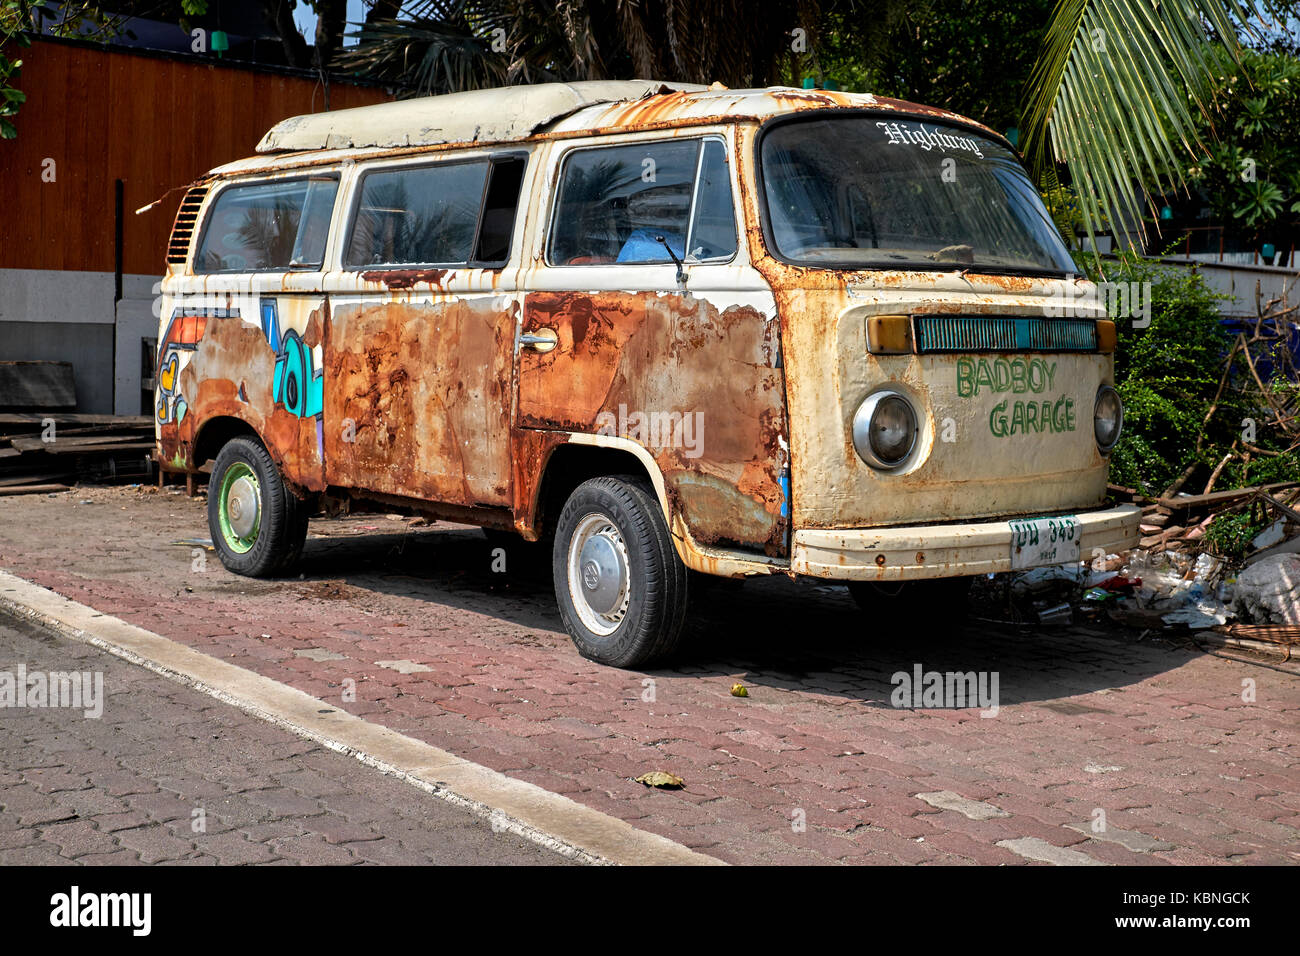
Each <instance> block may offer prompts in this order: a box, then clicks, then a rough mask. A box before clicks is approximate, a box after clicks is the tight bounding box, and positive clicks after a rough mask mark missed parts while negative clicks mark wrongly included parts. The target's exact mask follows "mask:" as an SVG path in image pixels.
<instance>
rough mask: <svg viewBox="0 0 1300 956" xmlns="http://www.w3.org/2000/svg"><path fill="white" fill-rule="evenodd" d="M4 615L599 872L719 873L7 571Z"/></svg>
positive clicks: (611, 821) (666, 843) (573, 805)
mask: <svg viewBox="0 0 1300 956" xmlns="http://www.w3.org/2000/svg"><path fill="white" fill-rule="evenodd" d="M0 609H7V610H8V611H9V612H10V613H12V614H15V615H17V616H18V617H21V618H24V619H26V620H29V621H33V622H35V623H37V624H40V625H43V626H44V627H47V628H50V629H52V630H54V631H56V632H58V633H60V634H62V635H64V636H66V637H69V638H71V639H73V640H77V641H81V642H83V643H86V644H90V645H92V646H94V647H98V648H100V649H102V650H105V651H108V652H109V653H110V654H113V655H115V656H117V657H120V658H122V659H123V660H126V661H129V662H131V663H133V664H137V665H139V666H141V667H145V668H147V669H149V670H151V671H153V672H154V673H157V674H160V675H162V676H164V677H167V678H168V679H170V680H174V681H177V682H179V683H182V684H185V685H187V686H189V687H193V688H194V689H195V690H199V691H202V692H203V693H205V694H208V695H209V696H212V697H215V698H216V699H217V700H220V701H223V702H225V703H227V704H231V705H233V706H235V707H238V708H239V709H240V710H242V711H244V712H245V713H248V714H251V715H253V716H255V717H257V718H259V719H261V720H265V721H267V722H268V723H271V724H275V725H276V726H278V727H283V728H285V729H286V730H290V731H292V732H293V733H295V734H298V735H299V736H302V737H305V738H307V739H309V740H314V741H316V742H317V743H319V744H321V745H323V746H325V747H328V748H330V749H331V750H334V751H337V752H339V753H343V754H348V755H350V756H353V757H356V758H357V759H358V760H360V761H361V762H362V763H364V764H366V765H367V766H370V767H374V768H375V769H377V770H380V771H382V772H383V773H387V774H391V775H393V776H395V777H398V778H400V779H402V780H404V781H406V782H407V783H409V784H411V785H413V786H415V787H418V788H419V789H421V790H423V791H424V792H426V793H429V794H432V795H433V796H436V797H438V798H439V799H441V800H446V801H448V802H449V803H452V804H454V805H456V806H459V807H462V808H464V809H467V810H469V811H470V812H472V813H474V814H476V815H477V816H480V817H483V818H485V819H488V820H490V821H491V824H492V827H493V829H494V830H497V831H506V832H510V833H513V834H515V835H517V836H520V837H523V838H524V839H526V840H530V841H532V842H533V843H536V844H538V845H540V846H544V847H547V848H548V849H551V850H554V851H555V852H557V853H560V854H562V855H563V856H565V857H568V858H569V859H573V860H577V861H580V862H584V863H593V864H614V865H678V866H681V865H686V866H720V865H724V864H723V863H722V861H720V860H717V859H715V858H713V857H711V856H706V855H705V854H703V853H698V852H696V851H695V850H692V849H690V848H688V847H686V846H683V845H682V844H680V843H676V842H674V841H672V840H669V839H668V838H666V837H662V836H659V835H657V834H654V833H647V832H646V831H644V830H638V829H637V828H636V827H634V826H632V825H631V824H629V823H627V822H625V821H623V820H619V819H618V818H617V817H612V816H610V815H608V814H605V813H601V812H600V811H598V810H593V809H591V808H590V807H585V806H583V805H582V804H580V803H578V802H576V801H574V800H571V799H569V798H568V797H565V796H561V795H560V794H556V793H551V792H550V791H549V790H546V789H544V788H542V787H539V786H537V785H535V784H531V783H527V782H525V781H523V780H516V779H514V778H513V777H508V776H506V775H505V774H503V773H498V772H497V771H495V770H490V769H489V768H487V767H484V766H481V765H479V764H476V763H473V762H471V761H469V760H465V759H463V758H461V757H457V756H456V755H455V754H451V753H448V752H447V751H445V750H440V749H439V748H437V747H434V746H432V745H430V744H426V743H424V742H423V741H420V740H416V739H414V738H413V737H407V736H405V735H404V734H400V733H398V732H396V731H394V730H389V729H388V728H386V727H381V726H379V725H378V724H372V723H370V722H369V721H366V720H364V719H362V718H361V717H356V716H353V715H352V714H349V713H346V712H345V711H341V710H338V709H337V708H335V707H334V706H332V705H330V704H329V703H327V702H325V701H321V700H318V699H317V698H315V697H312V696H311V695H309V694H306V693H303V692H302V691H300V690H295V689H294V688H292V687H290V686H288V685H286V684H282V683H280V682H279V681H275V680H272V679H271V678H269V677H263V676H262V675H261V674H256V673H254V672H253V671H250V670H246V669H245V668H242V667H237V666H236V665H234V664H229V663H227V662H225V661H221V660H218V659H217V658H215V657H210V656H208V655H207V654H204V653H202V652H200V651H196V650H194V649H193V648H191V647H186V646H185V645H184V644H178V643H177V642H175V641H172V640H169V639H168V638H165V637H163V636H162V635H160V634H154V633H153V632H152V631H146V630H145V629H144V628H141V627H136V626H135V625H134V624H128V623H127V622H126V621H123V620H121V619H119V618H116V617H112V616H110V615H107V614H102V613H100V612H99V611H96V610H95V609H94V608H92V607H87V606H86V605H84V604H78V603H77V602H75V601H72V600H69V599H68V598H65V597H63V596H62V595H60V594H56V593H55V592H53V591H50V590H48V589H47V588H43V587H41V586H40V585H37V584H33V583H31V582H30V581H26V580H24V579H23V578H20V577H17V576H15V575H13V574H10V573H9V572H7V571H3V570H0Z"/></svg>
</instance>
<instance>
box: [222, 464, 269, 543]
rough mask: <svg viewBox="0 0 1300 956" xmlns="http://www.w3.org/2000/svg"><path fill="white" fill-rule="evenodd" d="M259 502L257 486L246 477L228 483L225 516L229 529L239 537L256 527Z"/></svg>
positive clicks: (245, 535)
mask: <svg viewBox="0 0 1300 956" xmlns="http://www.w3.org/2000/svg"><path fill="white" fill-rule="evenodd" d="M260 507H261V503H260V502H259V501H258V498H257V487H256V486H255V485H254V484H253V483H252V481H250V480H249V479H248V478H246V477H241V478H236V479H235V480H234V481H232V482H231V483H230V490H229V491H228V492H226V516H227V518H228V519H229V520H230V530H231V531H233V532H235V534H236V535H238V536H239V537H241V538H247V537H248V536H249V535H251V534H252V533H253V529H254V528H256V527H257V514H258V509H259V508H260Z"/></svg>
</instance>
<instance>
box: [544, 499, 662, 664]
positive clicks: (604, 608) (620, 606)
mask: <svg viewBox="0 0 1300 956" xmlns="http://www.w3.org/2000/svg"><path fill="white" fill-rule="evenodd" d="M551 568H552V573H553V574H554V577H555V596H556V599H557V600H558V602H559V605H560V616H561V618H563V620H564V626H565V629H566V630H568V632H569V636H570V637H572V638H573V643H574V644H575V645H576V646H577V648H578V652H579V653H580V654H582V656H583V657H586V658H589V659H591V660H593V661H597V662H598V663H601V664H609V665H611V666H613V667H639V666H641V665H644V664H648V663H650V662H652V661H656V660H662V659H663V658H665V657H667V656H668V655H669V654H671V653H672V652H673V651H674V650H675V649H676V647H677V644H678V642H679V640H680V639H681V636H682V630H683V626H684V624H685V620H686V598H687V574H686V567H685V565H683V564H682V562H681V559H680V558H678V557H677V552H676V550H674V548H673V543H672V538H671V537H670V536H669V534H668V527H667V525H666V524H665V523H664V519H663V514H662V513H661V511H660V509H659V502H658V500H657V499H656V498H655V495H654V492H653V491H652V490H651V489H650V487H649V485H647V484H646V483H645V482H644V481H641V480H640V479H637V478H633V477H630V476H619V477H601V478H593V479H591V480H590V481H586V482H583V483H582V484H581V485H579V486H578V487H577V489H575V490H574V492H573V494H572V495H570V496H569V500H568V502H567V503H566V504H565V506H564V510H563V511H561V513H560V519H559V522H558V523H557V526H556V533H555V546H554V549H553V551H552V560H551Z"/></svg>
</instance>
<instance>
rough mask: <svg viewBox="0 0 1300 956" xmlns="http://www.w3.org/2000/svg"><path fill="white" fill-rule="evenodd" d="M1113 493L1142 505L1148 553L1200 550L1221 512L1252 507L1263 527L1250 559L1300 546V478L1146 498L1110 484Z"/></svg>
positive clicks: (1143, 547)
mask: <svg viewBox="0 0 1300 956" xmlns="http://www.w3.org/2000/svg"><path fill="white" fill-rule="evenodd" d="M1110 492H1111V495H1112V496H1113V497H1116V498H1118V499H1119V500H1121V501H1123V500H1128V501H1131V502H1133V503H1134V504H1137V505H1140V506H1141V507H1142V525H1141V532H1142V540H1141V541H1139V542H1138V548H1139V549H1141V550H1144V551H1148V552H1155V553H1159V552H1163V551H1172V552H1197V551H1200V550H1201V549H1202V548H1203V547H1204V542H1203V539H1204V538H1205V535H1206V532H1207V531H1209V528H1210V524H1211V523H1212V522H1213V521H1214V519H1215V518H1216V517H1218V516H1220V515H1226V514H1234V513H1242V512H1248V513H1250V514H1251V515H1252V516H1253V522H1252V523H1253V524H1255V525H1256V526H1264V530H1263V531H1261V532H1260V533H1259V534H1257V535H1256V536H1255V537H1254V539H1253V540H1252V541H1251V550H1250V551H1248V552H1247V553H1246V554H1245V555H1244V560H1245V561H1246V563H1252V562H1253V561H1256V560H1258V559H1259V558H1263V557H1269V556H1271V555H1273V554H1282V553H1287V552H1294V551H1300V540H1296V536H1297V535H1300V481H1287V482H1278V483H1276V484H1271V485H1258V486H1255V487H1251V488H1236V489H1233V490H1231V491H1215V492H1211V493H1210V494H1206V495H1187V494H1180V495H1172V496H1164V497H1160V498H1147V497H1144V496H1142V495H1140V494H1138V493H1137V492H1136V491H1134V490H1133V489H1131V488H1120V487H1118V486H1116V485H1111V486H1110Z"/></svg>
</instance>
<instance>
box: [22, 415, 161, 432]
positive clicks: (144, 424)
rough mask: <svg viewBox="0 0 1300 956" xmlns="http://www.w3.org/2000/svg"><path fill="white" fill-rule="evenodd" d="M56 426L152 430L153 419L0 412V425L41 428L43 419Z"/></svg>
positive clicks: (135, 416)
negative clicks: (105, 426)
mask: <svg viewBox="0 0 1300 956" xmlns="http://www.w3.org/2000/svg"><path fill="white" fill-rule="evenodd" d="M47 418H48V419H50V420H51V421H53V422H54V424H55V425H56V426H58V425H122V426H124V427H126V426H130V427H132V428H145V429H150V430H152V428H153V419H152V418H150V417H149V416H148V415H92V414H88V413H84V412H50V413H49V414H41V413H40V412H0V425H32V426H34V427H36V428H38V429H39V428H42V427H44V424H45V419H47Z"/></svg>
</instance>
